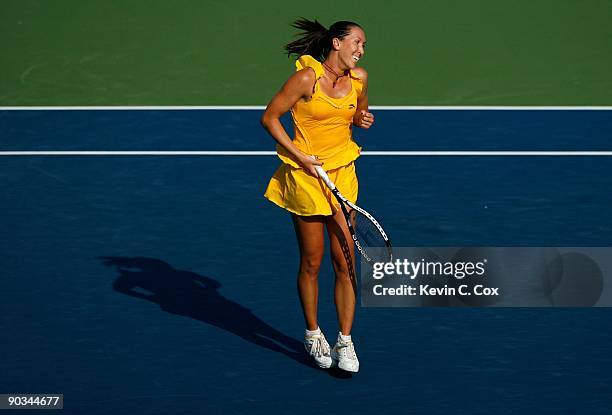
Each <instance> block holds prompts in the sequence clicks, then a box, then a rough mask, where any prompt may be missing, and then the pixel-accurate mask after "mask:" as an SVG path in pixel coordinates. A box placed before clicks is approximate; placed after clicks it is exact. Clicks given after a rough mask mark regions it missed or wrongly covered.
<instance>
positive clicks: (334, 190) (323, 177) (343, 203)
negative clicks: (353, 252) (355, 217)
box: [315, 166, 393, 262]
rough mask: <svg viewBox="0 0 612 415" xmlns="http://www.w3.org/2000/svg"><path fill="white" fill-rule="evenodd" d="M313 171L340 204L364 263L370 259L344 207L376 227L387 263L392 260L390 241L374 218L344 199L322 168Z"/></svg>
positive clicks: (317, 167) (370, 260)
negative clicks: (383, 242)
mask: <svg viewBox="0 0 612 415" xmlns="http://www.w3.org/2000/svg"><path fill="white" fill-rule="evenodd" d="M315 170H316V171H317V174H318V175H319V177H320V178H321V180H323V182H324V183H325V185H326V186H327V187H328V188H329V190H330V191H331V192H332V194H333V195H334V196H335V197H336V199H337V200H338V202H339V204H340V208H341V209H342V213H343V214H344V218H345V219H346V223H347V225H348V229H349V232H350V234H351V238H353V242H354V243H355V246H356V247H357V250H358V251H359V253H360V254H361V255H362V256H363V257H364V258H365V259H366V261H368V262H372V258H370V257H369V256H368V254H367V253H366V252H365V249H364V248H363V247H362V246H361V244H360V243H359V241H358V240H357V235H356V234H355V228H354V226H353V224H352V222H351V215H350V213H349V211H348V209H347V208H346V206H348V207H350V208H351V209H353V210H356V211H357V212H359V213H361V214H362V215H364V216H365V217H366V218H368V220H370V221H371V222H372V223H373V224H374V226H376V229H378V231H379V232H380V234H381V235H382V237H383V239H384V241H385V245H386V247H387V250H388V252H389V261H391V260H392V258H393V254H392V251H391V241H389V238H388V237H387V234H386V233H385V231H384V229H383V228H382V226H380V224H379V223H378V221H377V220H376V219H374V217H373V216H372V215H370V214H369V213H368V212H367V211H366V210H364V209H362V208H360V207H359V206H357V205H355V204H354V203H352V202H351V201H350V200H348V199H347V198H346V197H344V195H343V194H342V193H340V190H338V188H337V187H336V185H335V184H334V182H333V181H332V180H331V179H330V178H329V176H328V175H327V172H326V171H325V170H323V167H321V166H315Z"/></svg>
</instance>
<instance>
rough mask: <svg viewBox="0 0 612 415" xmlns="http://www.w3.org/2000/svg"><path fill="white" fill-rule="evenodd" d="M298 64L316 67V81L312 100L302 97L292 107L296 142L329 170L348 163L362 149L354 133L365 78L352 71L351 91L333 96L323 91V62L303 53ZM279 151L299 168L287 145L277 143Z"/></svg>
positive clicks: (286, 160)
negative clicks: (354, 119)
mask: <svg viewBox="0 0 612 415" xmlns="http://www.w3.org/2000/svg"><path fill="white" fill-rule="evenodd" d="M295 67H296V71H299V70H301V69H304V68H312V69H313V70H314V72H315V76H316V81H315V85H314V91H313V94H312V98H311V99H310V100H308V101H306V100H305V99H300V100H299V101H298V102H296V103H295V105H294V106H293V108H291V117H292V118H293V123H294V126H295V135H294V139H293V144H295V146H296V147H297V148H298V149H300V151H302V152H304V153H305V154H310V155H313V156H316V157H317V158H318V159H319V160H320V161H321V162H322V163H323V168H325V169H326V170H332V169H335V168H338V167H341V166H346V165H347V164H349V163H350V162H352V161H354V160H355V159H356V158H357V157H359V153H360V151H361V149H360V148H359V147H358V146H357V144H356V143H355V142H354V141H353V137H352V132H351V131H352V125H353V115H354V114H355V111H356V110H357V98H358V97H359V95H361V91H362V89H363V83H362V81H361V79H359V77H358V76H357V75H356V74H355V73H354V72H353V71H350V74H349V75H350V81H351V91H350V92H349V93H348V95H346V96H344V97H342V98H332V97H330V96H328V95H326V94H325V93H324V92H323V91H322V90H321V86H320V84H319V78H321V77H322V76H323V74H324V68H323V65H322V64H321V62H319V61H317V60H316V59H314V58H313V57H312V56H310V55H302V56H300V57H299V59H298V60H297V61H296V62H295ZM276 152H277V154H278V156H279V158H280V159H281V160H282V161H283V162H284V163H286V164H289V165H291V166H293V167H296V168H299V165H298V164H297V163H296V162H295V161H294V160H293V158H292V157H291V155H290V153H288V152H287V150H285V148H284V147H282V146H281V145H277V146H276Z"/></svg>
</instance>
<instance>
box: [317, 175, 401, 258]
mask: <svg viewBox="0 0 612 415" xmlns="http://www.w3.org/2000/svg"><path fill="white" fill-rule="evenodd" d="M315 169H316V171H317V174H318V175H319V177H320V178H321V179H322V180H323V182H324V183H325V184H326V185H327V187H328V188H329V190H331V192H332V193H333V194H334V196H335V197H336V199H337V200H338V203H339V204H340V208H341V209H342V213H343V214H344V218H345V219H346V223H347V224H348V229H349V232H350V233H351V237H352V238H353V242H355V246H356V247H357V250H358V251H359V253H360V254H361V255H362V256H363V257H364V258H365V260H366V261H368V262H390V261H391V260H392V259H393V250H392V248H391V242H390V241H389V238H388V237H387V234H386V233H385V231H384V230H383V228H382V226H380V224H379V223H378V222H377V221H376V219H374V217H373V216H372V215H370V214H369V213H368V212H366V211H365V210H363V209H362V208H360V207H359V206H357V205H355V204H353V203H351V202H350V201H348V200H347V199H346V198H345V197H344V196H343V195H342V193H340V191H339V190H338V188H337V187H336V185H335V184H334V182H332V180H331V179H330V178H329V176H328V175H327V173H326V172H325V170H323V168H322V167H321V166H315Z"/></svg>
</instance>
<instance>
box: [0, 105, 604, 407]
mask: <svg viewBox="0 0 612 415" xmlns="http://www.w3.org/2000/svg"><path fill="white" fill-rule="evenodd" d="M375 113H376V117H377V121H376V123H377V128H374V129H372V130H371V131H368V132H367V133H364V132H361V131H356V132H355V136H356V139H357V141H358V142H359V144H360V145H361V146H362V147H363V149H364V151H383V150H384V151H400V150H401V151H463V150H473V151H480V150H496V151H549V150H553V151H585V150H588V151H611V150H612V144H611V143H610V132H611V131H612V111H595V110H564V111H552V110H551V111H548V110H521V111H492V110H456V111H450V110H449V111H444V110H411V111H406V110H385V111H375ZM260 116H261V111H259V110H251V111H248V110H230V109H227V110H214V111H213V110H209V111H206V110H190V111H178V110H129V111H118V110H106V111H68V110H55V111H0V131H1V134H2V138H1V139H0V151H2V152H11V151H121V150H130V151H173V150H181V151H183V150H184V151H189V150H194V151H195V150H216V151H244V150H273V149H274V145H273V140H272V138H270V137H268V136H267V135H266V133H265V132H264V131H263V129H261V128H260V127H259V122H258V120H259V117H260ZM279 163H280V161H279V160H278V159H277V158H275V157H274V156H138V155H135V156H119V155H107V156H43V155H38V156H18V155H4V156H2V157H0V186H1V194H2V203H1V204H0V220H1V226H2V235H3V237H2V242H1V247H0V254H1V257H2V265H3V266H2V279H1V281H2V290H0V293H1V294H0V296H1V298H0V304H1V307H2V309H1V310H2V311H1V312H0V327H1V328H2V333H3V341H1V342H0V356H1V357H2V359H1V361H2V363H0V373H1V375H0V391H3V392H2V393H12V392H15V393H47V392H48V393H63V394H64V397H65V398H64V402H65V403H64V408H65V409H64V412H66V413H75V414H77V413H78V414H82V413H87V414H104V413H110V412H112V413H115V414H123V413H126V414H131V413H139V412H143V413H149V414H158V413H159V414H168V413H185V414H186V413H230V414H233V413H236V414H238V413H240V414H242V413H245V412H248V413H256V414H258V413H270V412H274V413H283V414H284V413H287V414H294V413H302V412H309V413H310V412H318V413H331V412H334V413H337V412H338V411H340V410H342V411H344V410H347V411H351V412H357V411H358V412H373V411H379V412H383V413H402V414H405V413H428V414H430V413H431V414H449V413H455V414H480V413H482V414H485V413H486V414H490V413H498V414H510V413H539V414H560V413H576V412H580V413H585V414H608V413H609V411H610V407H611V406H612V399H611V398H610V396H611V394H610V386H609V385H610V383H611V381H612V375H611V374H610V373H611V372H610V369H612V357H611V356H610V346H609V345H610V341H611V340H612V336H611V335H610V330H609V326H610V322H611V318H612V315H611V314H610V311H609V309H606V308H602V309H596V308H593V309H583V308H579V309H484V308H477V309H476V308H475V309H471V308H466V309H459V308H452V309H451V308H448V309H434V308H419V309H417V308H410V309H408V308H405V309H370V308H360V309H358V310H357V319H356V324H355V329H354V332H353V336H354V338H355V341H356V345H357V347H358V352H359V355H360V360H361V361H362V368H361V370H360V372H359V373H358V374H357V375H355V376H352V377H349V376H346V375H343V374H342V373H339V372H334V371H332V372H325V371H319V370H315V369H313V368H312V367H310V366H309V365H308V364H307V362H306V361H305V355H304V353H303V346H302V342H301V338H302V335H303V320H302V316H301V312H300V308H299V300H298V297H297V294H296V290H295V274H296V270H297V265H298V261H297V255H298V249H297V243H296V241H295V235H294V232H293V228H292V225H291V221H290V218H289V216H288V215H287V214H286V213H285V212H284V211H282V210H281V209H279V208H277V207H275V206H274V205H272V204H271V203H270V202H268V201H267V200H265V199H264V198H263V197H262V194H263V191H264V189H265V186H266V184H267V181H268V179H269V177H270V176H271V175H272V173H273V172H274V170H275V169H276V167H277V166H278V164H279ZM611 167H612V158H611V157H606V156H542V157H533V156H498V157H481V156H467V157H458V156H450V157H449V156H426V157H409V156H366V155H364V156H362V157H361V158H360V159H358V161H357V168H358V175H359V180H360V197H359V202H360V204H361V205H363V206H364V207H367V209H368V210H371V211H372V212H375V213H376V216H377V217H378V218H380V220H381V222H382V223H383V225H384V226H385V229H387V230H388V233H389V236H390V238H391V239H392V241H393V243H394V245H396V246H471V245H473V246H611V245H612V237H611V235H612V215H610V207H611V206H612V193H611V192H610V189H611V188H612V169H611ZM320 283H321V294H320V300H319V301H320V322H321V327H322V328H323V329H324V330H327V331H329V332H330V333H332V332H333V330H335V328H336V319H335V310H334V307H333V297H332V287H333V273H332V268H331V265H330V263H329V262H326V263H324V265H323V267H322V270H321V276H320ZM347 397H350V398H351V399H350V400H349V399H347Z"/></svg>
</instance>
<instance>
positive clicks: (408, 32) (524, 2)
mask: <svg viewBox="0 0 612 415" xmlns="http://www.w3.org/2000/svg"><path fill="white" fill-rule="evenodd" d="M298 16H304V17H308V18H317V19H319V20H320V21H321V22H323V23H324V24H326V25H329V24H331V23H332V22H333V21H335V20H342V19H348V20H355V21H357V22H360V23H361V24H362V26H363V27H364V28H365V29H366V33H367V36H368V49H367V53H366V57H365V58H364V60H363V66H365V67H366V68H367V69H368V71H369V72H370V78H371V81H370V82H371V85H370V102H371V104H374V105H611V104H612V92H611V91H612V75H611V73H612V72H611V71H610V68H612V54H611V53H610V45H611V44H612V25H611V24H610V21H609V20H610V16H612V2H610V1H606V0H585V1H576V0H558V1H553V0H532V1H528V0H515V1H511V2H507V1H491V0H467V1H462V2H458V1H454V0H434V1H430V2H406V1H397V0H394V1H384V2H372V1H363V0H354V1H351V2H344V3H338V2H329V1H308V2H284V1H278V0H274V1H265V2H252V1H231V0H229V1H205V0H204V1H200V0H177V1H175V2H167V1H159V0H151V1H133V0H132V1H127V0H126V1H101V0H92V1H87V2H82V1H76V0H57V1H34V0H3V1H2V2H1V3H0V44H1V49H2V58H1V61H0V63H1V64H0V105H2V106H11V105H18V106H22V105H24V106H29V105H262V104H265V103H266V102H267V101H268V100H269V98H270V97H271V95H272V94H273V93H274V92H275V91H276V90H277V89H278V88H279V86H280V85H281V84H282V82H283V81H284V79H285V78H286V77H287V76H288V75H289V74H290V73H291V71H292V70H293V61H292V60H289V59H287V58H286V57H285V56H284V55H283V54H282V53H281V51H282V46H283V45H284V44H285V43H286V42H288V41H289V40H290V39H291V36H292V33H293V32H292V29H291V28H290V26H289V24H290V22H291V21H292V20H294V19H295V18H296V17H298Z"/></svg>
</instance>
